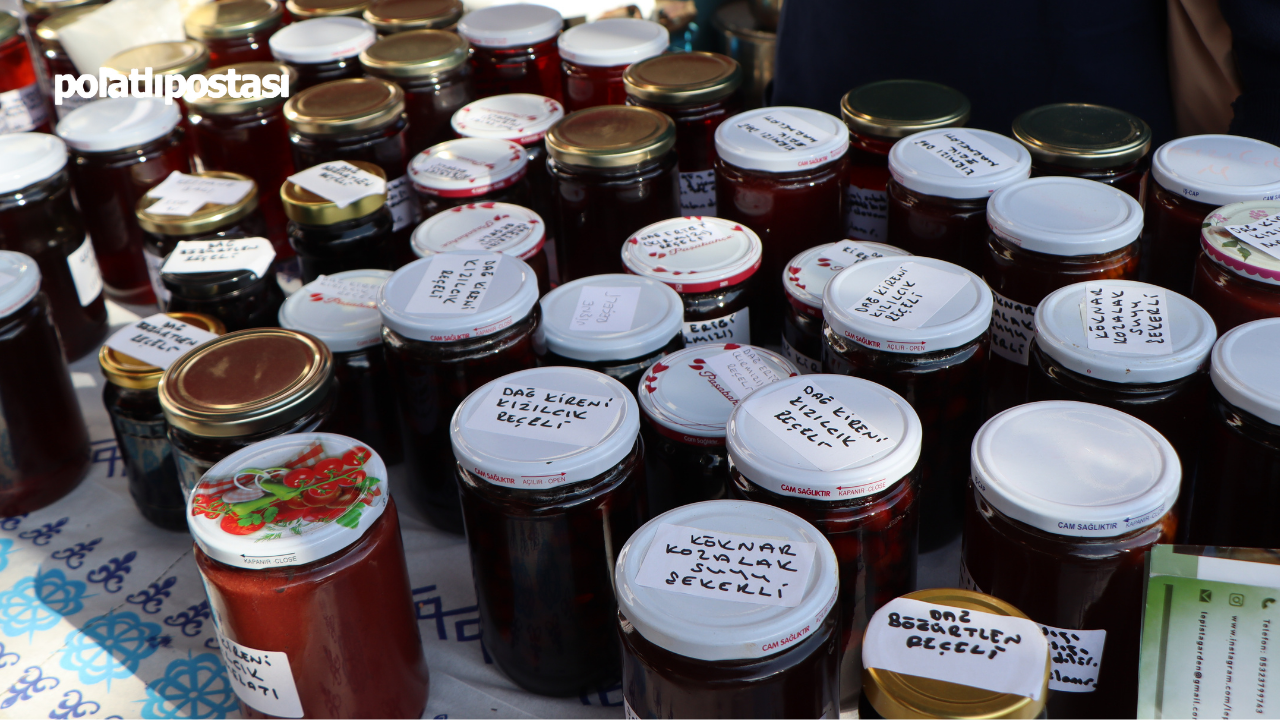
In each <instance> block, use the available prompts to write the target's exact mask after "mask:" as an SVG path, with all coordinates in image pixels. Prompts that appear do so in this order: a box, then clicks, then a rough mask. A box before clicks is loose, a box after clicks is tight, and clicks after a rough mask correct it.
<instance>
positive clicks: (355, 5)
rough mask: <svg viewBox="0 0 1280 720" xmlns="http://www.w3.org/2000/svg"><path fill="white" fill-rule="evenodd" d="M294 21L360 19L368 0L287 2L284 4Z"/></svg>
mask: <svg viewBox="0 0 1280 720" xmlns="http://www.w3.org/2000/svg"><path fill="white" fill-rule="evenodd" d="M284 6H285V7H287V8H289V14H290V15H293V19H294V20H310V19H311V18H318V17H356V18H358V17H360V14H361V13H363V12H364V9H365V8H366V7H369V0H287V2H285V4H284Z"/></svg>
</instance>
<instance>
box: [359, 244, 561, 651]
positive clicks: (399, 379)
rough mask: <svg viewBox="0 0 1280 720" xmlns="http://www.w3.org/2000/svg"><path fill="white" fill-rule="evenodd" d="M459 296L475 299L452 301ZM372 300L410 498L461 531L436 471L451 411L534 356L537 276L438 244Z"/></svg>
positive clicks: (504, 258) (438, 522)
mask: <svg viewBox="0 0 1280 720" xmlns="http://www.w3.org/2000/svg"><path fill="white" fill-rule="evenodd" d="M459 298H461V301H460V300H459ZM459 302H461V303H465V304H470V305H472V306H473V307H474V308H475V309H474V310H472V311H470V312H467V311H466V310H465V309H462V308H457V307H456V306H457V305H458V304H459ZM378 310H379V311H380V312H381V313H382V324H383V330H382V340H383V346H384V347H385V348H386V353H387V364H388V365H389V366H390V368H391V379H392V387H394V388H395V391H396V393H397V395H398V396H399V399H400V413H401V418H402V421H403V425H404V429H405V460H406V461H407V465H408V468H407V469H408V479H409V489H410V492H411V493H412V499H413V501H414V503H415V504H416V505H417V507H418V509H419V510H421V511H422V512H423V513H424V514H425V515H426V516H427V519H428V520H430V521H431V523H432V524H433V525H435V526H436V527H438V528H440V529H441V530H446V531H448V532H454V533H461V532H462V511H461V509H460V507H459V505H458V485H457V482H456V481H455V480H454V478H453V475H452V474H451V473H449V472H442V471H441V469H442V468H447V467H449V466H450V464H451V463H452V460H451V459H452V457H453V454H452V450H451V449H450V448H451V446H450V444H449V442H450V440H449V418H450V417H452V416H453V414H454V411H455V410H456V409H457V408H458V406H459V405H460V404H462V401H463V400H465V399H466V398H467V396H468V395H469V394H471V392H472V391H474V390H475V389H476V388H479V387H480V386H481V385H484V384H485V383H487V382H489V381H491V380H496V379H497V378H500V377H502V376H504V375H508V374H510V373H513V372H516V371H517V370H524V369H526V368H531V367H533V366H534V365H535V364H536V362H537V357H536V356H535V355H534V333H535V331H536V330H537V329H538V326H539V324H540V323H541V318H542V313H541V311H539V309H538V281H537V278H536V277H535V276H534V274H533V270H531V269H530V268H529V266H528V265H525V264H524V262H523V261H521V260H519V259H517V258H514V257H511V256H508V255H498V254H496V253H482V252H456V253H440V254H437V255H432V256H430V257H426V258H423V259H421V260H417V261H414V262H412V263H409V264H408V265H405V266H404V267H402V268H400V269H399V270H397V271H396V272H395V273H394V274H393V275H392V276H391V278H390V279H389V280H388V281H387V283H386V285H384V286H383V287H382V290H381V291H380V293H379V295H378ZM489 637H495V636H493V635H490V636H489ZM486 647H488V648H489V651H490V652H493V647H492V646H488V645H486Z"/></svg>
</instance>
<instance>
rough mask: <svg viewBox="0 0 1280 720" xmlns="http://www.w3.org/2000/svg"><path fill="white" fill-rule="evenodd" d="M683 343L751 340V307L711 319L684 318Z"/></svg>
mask: <svg viewBox="0 0 1280 720" xmlns="http://www.w3.org/2000/svg"><path fill="white" fill-rule="evenodd" d="M683 332H684V344H685V345H696V344H698V343H731V342H732V343H742V344H744V345H745V344H747V343H749V342H751V308H742V309H741V310H739V311H738V312H736V313H729V314H728V315H725V316H724V317H720V318H715V319H712V320H686V321H685V323H684V330H683Z"/></svg>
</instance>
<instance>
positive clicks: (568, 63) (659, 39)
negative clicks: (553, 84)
mask: <svg viewBox="0 0 1280 720" xmlns="http://www.w3.org/2000/svg"><path fill="white" fill-rule="evenodd" d="M670 42H671V38H670V37H669V36H668V34H667V29H666V28H665V27H663V26H661V25H659V24H658V23H656V22H652V21H650V20H641V19H639V18H630V17H614V18H604V19H601V20H596V21H595V22H589V23H583V24H581V25H575V26H573V27H571V28H569V29H568V30H566V31H564V33H562V34H561V35H560V40H559V42H558V43H557V44H558V45H559V48H560V61H561V62H560V68H561V72H563V73H564V105H565V109H566V110H568V111H569V112H573V111H575V110H583V109H585V108H589V107H595V106H597V105H622V104H624V103H626V101H627V88H626V85H624V84H623V82H622V74H623V72H624V71H625V70H626V69H627V66H629V65H631V64H632V63H638V62H641V61H642V60H648V59H649V58H651V57H655V56H657V55H661V54H662V53H664V52H666V50H667V45H669V44H670ZM708 139H709V138H708Z"/></svg>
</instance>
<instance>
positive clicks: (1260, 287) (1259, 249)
mask: <svg viewBox="0 0 1280 720" xmlns="http://www.w3.org/2000/svg"><path fill="white" fill-rule="evenodd" d="M1278 215H1280V202H1276V201H1253V202H1242V203H1232V204H1230V205H1227V206H1225V207H1220V208H1218V209H1217V210H1214V211H1213V212H1212V213H1211V214H1210V215H1209V216H1208V217H1206V218H1205V219H1204V227H1203V228H1202V229H1201V230H1200V247H1201V252H1200V257H1199V259H1197V260H1196V272H1195V277H1194V278H1193V280H1192V281H1191V299H1192V300H1195V301H1196V302H1197V303H1199V304H1200V305H1201V306H1203V307H1204V309H1205V310H1207V311H1209V315H1210V316H1212V317H1213V321H1214V323H1216V324H1217V326H1218V332H1220V333H1225V332H1227V331H1228V330H1230V329H1232V328H1234V327H1237V326H1239V325H1243V324H1244V323H1247V322H1252V321H1254V320H1262V319H1264V318H1271V317H1280V224H1277V222H1276V220H1277V217H1276V216H1278Z"/></svg>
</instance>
